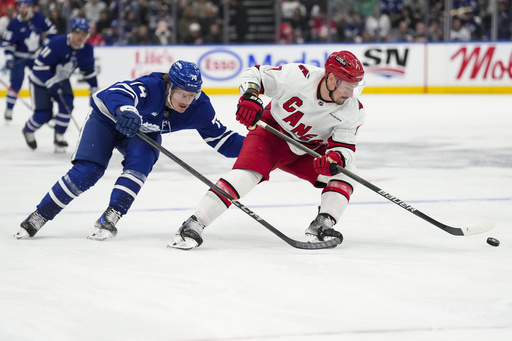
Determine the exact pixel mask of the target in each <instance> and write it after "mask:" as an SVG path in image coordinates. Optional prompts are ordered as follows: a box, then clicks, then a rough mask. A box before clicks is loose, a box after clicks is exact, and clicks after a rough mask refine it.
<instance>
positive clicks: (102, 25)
mask: <svg viewBox="0 0 512 341" xmlns="http://www.w3.org/2000/svg"><path fill="white" fill-rule="evenodd" d="M111 24H112V19H110V11H109V10H108V9H104V10H102V11H101V12H100V18H99V19H98V21H97V22H96V31H98V32H99V33H100V34H102V35H104V34H105V32H106V30H108V29H109V28H110V26H111Z"/></svg>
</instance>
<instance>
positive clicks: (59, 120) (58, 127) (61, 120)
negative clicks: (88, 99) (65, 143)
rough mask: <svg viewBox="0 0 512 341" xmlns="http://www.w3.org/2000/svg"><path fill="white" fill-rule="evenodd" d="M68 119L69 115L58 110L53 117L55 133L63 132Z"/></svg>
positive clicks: (66, 126)
mask: <svg viewBox="0 0 512 341" xmlns="http://www.w3.org/2000/svg"><path fill="white" fill-rule="evenodd" d="M70 119H71V115H69V114H64V113H60V112H59V113H58V114H57V116H56V117H55V133H57V134H64V133H65V132H66V130H67V129H68V125H69V120H70Z"/></svg>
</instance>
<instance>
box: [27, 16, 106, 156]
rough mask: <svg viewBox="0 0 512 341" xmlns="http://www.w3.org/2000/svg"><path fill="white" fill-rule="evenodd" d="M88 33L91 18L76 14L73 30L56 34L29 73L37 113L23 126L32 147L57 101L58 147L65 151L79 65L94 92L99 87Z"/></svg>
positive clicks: (56, 133)
mask: <svg viewBox="0 0 512 341" xmlns="http://www.w3.org/2000/svg"><path fill="white" fill-rule="evenodd" d="M88 34H89V20H87V19H85V18H74V19H73V20H72V21H71V32H70V33H68V34H64V35H60V36H56V37H54V38H52V40H50V42H49V43H48V45H46V46H45V47H44V49H43V50H42V51H41V53H40V54H39V55H38V56H37V59H36V60H35V61H34V66H33V68H32V72H31V73H30V74H29V80H30V92H31V94H32V100H33V104H34V113H33V114H32V116H31V117H30V118H29V119H28V120H27V123H25V126H24V127H23V130H22V133H23V136H24V137H25V140H26V142H27V145H28V146H29V147H30V148H31V149H36V148H37V142H36V139H35V136H34V133H35V131H36V130H38V129H39V128H41V126H42V125H44V124H45V123H47V122H49V121H50V120H51V119H52V118H53V103H54V101H55V102H56V103H57V105H58V109H59V111H58V113H57V115H56V118H55V134H54V140H53V143H54V145H55V151H56V152H64V151H65V148H66V147H67V146H68V143H67V142H66V140H65V139H64V133H65V132H66V130H67V128H68V125H69V120H70V119H71V113H72V111H73V108H74V106H73V99H74V95H73V89H72V88H71V83H70V81H69V78H70V77H71V74H72V73H73V72H74V71H75V69H77V68H78V69H79V70H80V72H81V74H82V75H83V79H84V80H85V81H86V82H87V83H88V84H89V87H90V93H91V94H93V93H94V92H96V91H97V90H98V80H97V78H96V70H95V67H94V50H93V46H92V45H91V44H89V43H88V42H86V40H87V36H88Z"/></svg>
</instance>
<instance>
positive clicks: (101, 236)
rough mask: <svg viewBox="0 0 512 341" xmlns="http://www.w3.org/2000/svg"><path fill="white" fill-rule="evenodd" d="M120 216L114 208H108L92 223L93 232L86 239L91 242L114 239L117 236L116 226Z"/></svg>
mask: <svg viewBox="0 0 512 341" xmlns="http://www.w3.org/2000/svg"><path fill="white" fill-rule="evenodd" d="M121 217H122V214H121V212H119V211H118V210H116V209H115V208H114V206H109V207H108V208H107V209H106V211H105V212H104V213H103V214H102V215H101V217H100V218H99V219H98V220H96V222H95V223H94V230H93V231H92V232H91V234H90V235H88V236H87V239H92V240H100V241H101V240H106V239H110V238H114V237H115V236H116V235H117V228H116V224H117V222H118V221H119V219H121Z"/></svg>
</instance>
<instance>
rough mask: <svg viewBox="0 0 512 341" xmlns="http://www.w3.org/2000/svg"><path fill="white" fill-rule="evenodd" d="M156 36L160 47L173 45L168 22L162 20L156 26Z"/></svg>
mask: <svg viewBox="0 0 512 341" xmlns="http://www.w3.org/2000/svg"><path fill="white" fill-rule="evenodd" d="M155 36H156V37H157V39H158V41H159V44H160V45H169V44H171V43H172V33H171V30H169V25H167V21H165V20H160V21H159V22H158V24H157V25H156V30H155Z"/></svg>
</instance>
